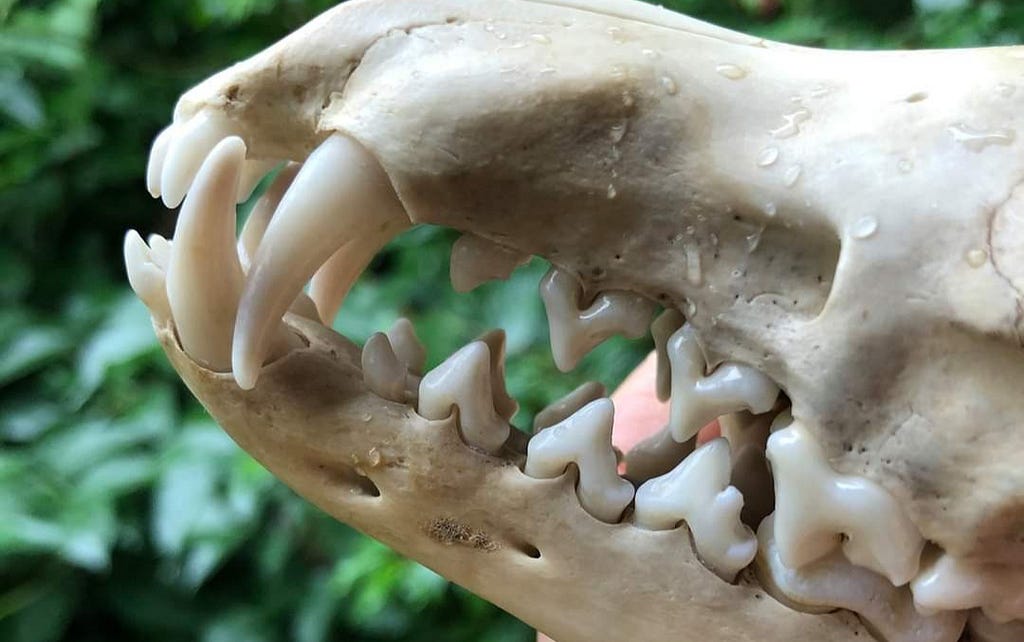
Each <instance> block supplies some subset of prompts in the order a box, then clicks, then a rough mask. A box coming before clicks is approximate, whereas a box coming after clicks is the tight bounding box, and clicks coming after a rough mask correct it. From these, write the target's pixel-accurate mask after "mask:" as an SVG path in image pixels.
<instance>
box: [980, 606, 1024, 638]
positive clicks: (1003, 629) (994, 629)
mask: <svg viewBox="0 0 1024 642" xmlns="http://www.w3.org/2000/svg"><path fill="white" fill-rule="evenodd" d="M967 629H968V630H969V631H970V633H971V637H970V639H971V641H972V642H1020V641H1021V640H1024V620H1014V621H1012V622H1002V623H1000V622H994V621H992V620H991V619H990V618H988V617H986V616H985V614H984V613H982V612H981V611H979V610H975V611H971V614H970V615H969V616H968V618H967Z"/></svg>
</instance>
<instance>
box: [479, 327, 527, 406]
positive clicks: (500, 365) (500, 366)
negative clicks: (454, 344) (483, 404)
mask: <svg viewBox="0 0 1024 642" xmlns="http://www.w3.org/2000/svg"><path fill="white" fill-rule="evenodd" d="M478 341H483V342H484V343H486V344H487V348H488V349H489V350H490V353H491V395H492V397H493V400H494V409H495V411H497V413H498V416H499V417H501V418H502V419H504V420H505V421H510V420H511V419H512V417H514V416H515V414H516V413H517V412H519V403H518V402H517V401H516V400H515V399H513V398H512V397H511V396H509V394H508V391H507V389H506V388H505V331H504V330H491V331H490V332H486V333H484V335H483V336H481V337H480V338H479V339H478Z"/></svg>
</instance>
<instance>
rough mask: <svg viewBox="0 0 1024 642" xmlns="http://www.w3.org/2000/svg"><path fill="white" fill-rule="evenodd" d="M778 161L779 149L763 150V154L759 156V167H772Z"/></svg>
mask: <svg viewBox="0 0 1024 642" xmlns="http://www.w3.org/2000/svg"><path fill="white" fill-rule="evenodd" d="M777 160H779V148H778V147H765V148H764V149H762V150H761V153H760V154H758V155H757V166H758V167H771V166H772V165H774V164H775V161H777Z"/></svg>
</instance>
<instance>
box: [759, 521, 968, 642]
mask: <svg viewBox="0 0 1024 642" xmlns="http://www.w3.org/2000/svg"><path fill="white" fill-rule="evenodd" d="M774 524H775V518H774V516H768V517H766V518H765V520H764V521H763V522H761V526H760V527H759V528H758V529H757V539H758V542H759V544H760V552H759V553H758V556H757V566H756V568H757V575H758V578H759V579H760V580H761V584H762V585H763V586H764V587H765V589H766V590H767V591H768V592H769V593H770V594H771V595H772V596H774V597H775V598H776V599H778V600H779V601H780V602H782V603H784V604H789V605H791V606H792V607H793V608H795V609H797V610H800V611H808V612H812V613H826V612H829V611H833V610H835V609H840V608H841V609H847V610H850V611H853V612H854V613H856V614H857V615H859V616H860V618H861V619H862V620H864V621H865V622H866V623H867V624H868V625H869V626H870V627H871V629H872V630H874V631H877V632H878V633H879V634H880V636H879V638H880V639H883V640H889V642H956V641H957V640H959V639H960V634H961V632H962V631H963V628H964V621H965V620H966V618H967V614H966V612H959V613H957V612H945V613H940V614H937V615H923V614H921V613H918V611H917V609H916V608H915V607H914V601H913V598H912V596H911V594H910V590H909V589H908V588H907V587H905V586H902V587H895V586H893V585H892V584H891V583H890V582H889V580H887V579H885V578H884V577H883V576H881V575H879V574H878V573H875V572H874V571H870V570H868V569H866V568H861V567H859V566H854V565H853V564H851V563H850V562H849V561H848V560H847V559H846V558H845V557H844V556H843V554H842V553H841V552H839V551H833V552H832V553H830V554H829V555H827V556H825V557H823V558H821V559H819V560H818V561H816V562H813V563H812V564H809V565H807V566H804V567H803V568H800V569H799V570H795V569H792V568H789V567H787V566H786V565H785V564H784V563H783V561H782V558H781V556H780V555H779V551H778V546H777V543H776V541H775V536H774Z"/></svg>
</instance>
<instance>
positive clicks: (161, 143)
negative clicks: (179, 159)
mask: <svg viewBox="0 0 1024 642" xmlns="http://www.w3.org/2000/svg"><path fill="white" fill-rule="evenodd" d="M175 131H176V126H175V125H169V126H168V127H166V128H164V130H163V131H161V132H160V133H159V134H157V136H156V138H154V139H153V146H152V147H150V150H149V163H148V164H147V165H146V189H147V190H149V194H150V196H152V197H153V198H159V197H160V182H161V175H162V174H163V171H164V162H165V161H166V160H167V150H168V149H169V148H170V146H171V142H172V141H173V139H174V132H175Z"/></svg>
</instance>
